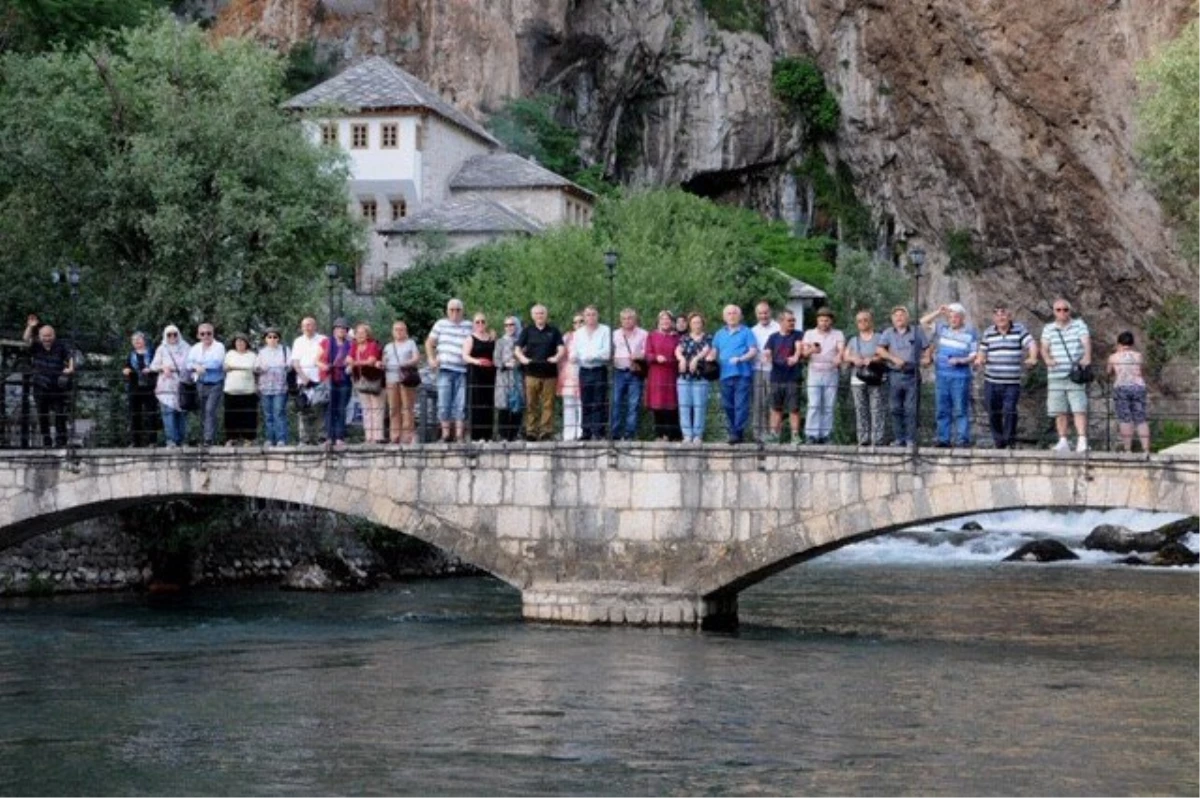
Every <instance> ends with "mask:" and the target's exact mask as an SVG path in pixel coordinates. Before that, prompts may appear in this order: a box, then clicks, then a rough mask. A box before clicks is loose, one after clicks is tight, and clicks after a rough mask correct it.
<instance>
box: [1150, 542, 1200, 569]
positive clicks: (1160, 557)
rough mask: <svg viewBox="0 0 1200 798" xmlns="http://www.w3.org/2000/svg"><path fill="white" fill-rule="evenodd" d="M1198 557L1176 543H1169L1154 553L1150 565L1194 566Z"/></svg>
mask: <svg viewBox="0 0 1200 798" xmlns="http://www.w3.org/2000/svg"><path fill="white" fill-rule="evenodd" d="M1198 562H1200V555H1198V554H1196V552H1194V551H1192V550H1191V549H1189V548H1188V547H1187V546H1185V545H1183V544H1182V543H1180V542H1178V541H1171V542H1170V543H1167V544H1166V545H1165V546H1163V547H1162V548H1161V549H1159V550H1158V551H1156V552H1155V553H1154V557H1153V558H1151V560H1150V564H1151V565H1163V566H1166V565H1196V564H1197V563H1198Z"/></svg>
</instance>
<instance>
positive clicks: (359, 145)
mask: <svg viewBox="0 0 1200 798" xmlns="http://www.w3.org/2000/svg"><path fill="white" fill-rule="evenodd" d="M366 148H367V126H366V125H365V124H353V125H351V126H350V149H353V150H365V149H366Z"/></svg>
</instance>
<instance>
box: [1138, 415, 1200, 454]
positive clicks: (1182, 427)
mask: <svg viewBox="0 0 1200 798" xmlns="http://www.w3.org/2000/svg"><path fill="white" fill-rule="evenodd" d="M1197 436H1200V424H1193V423H1191V422H1187V421H1167V420H1154V421H1151V422H1150V448H1151V449H1152V450H1153V451H1156V452H1161V451H1162V450H1163V449H1169V448H1170V447H1172V446H1174V445H1176V444H1178V443H1183V442H1184V441H1190V440H1192V439H1193V438H1195V437H1197Z"/></svg>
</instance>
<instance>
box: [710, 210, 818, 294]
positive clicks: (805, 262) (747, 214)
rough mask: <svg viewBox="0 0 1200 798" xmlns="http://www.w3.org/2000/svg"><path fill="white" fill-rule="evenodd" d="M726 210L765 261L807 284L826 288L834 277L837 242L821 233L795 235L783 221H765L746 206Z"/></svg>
mask: <svg viewBox="0 0 1200 798" xmlns="http://www.w3.org/2000/svg"><path fill="white" fill-rule="evenodd" d="M729 212H730V213H731V215H733V216H735V217H736V222H737V224H738V226H739V227H740V228H741V229H743V230H744V232H745V234H746V235H747V236H749V237H750V239H751V241H753V242H754V244H755V246H756V247H757V248H758V249H759V250H760V251H761V252H762V255H763V259H764V262H765V263H767V264H769V265H771V266H773V267H775V268H776V269H779V270H780V271H782V272H783V273H784V274H786V275H788V276H789V277H795V278H796V279H798V280H803V281H804V282H806V283H808V284H809V285H813V286H816V287H817V288H820V289H822V290H827V289H828V288H829V285H830V282H831V280H832V279H833V268H832V266H831V265H830V263H831V260H832V258H831V253H833V252H835V251H836V247H837V245H836V242H834V241H833V240H832V239H830V238H826V237H824V236H814V237H811V238H798V237H796V236H794V235H792V233H791V231H790V230H789V229H788V226H787V224H785V223H784V222H778V221H768V220H767V219H764V218H763V217H762V216H760V215H759V214H758V213H755V212H754V211H751V210H748V209H745V208H731V209H730V210H729Z"/></svg>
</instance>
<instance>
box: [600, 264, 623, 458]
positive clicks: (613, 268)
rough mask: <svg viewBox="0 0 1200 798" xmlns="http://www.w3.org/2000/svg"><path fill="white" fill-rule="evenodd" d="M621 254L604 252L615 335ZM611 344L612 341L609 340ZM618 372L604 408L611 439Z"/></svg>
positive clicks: (611, 381) (611, 328) (611, 378)
mask: <svg viewBox="0 0 1200 798" xmlns="http://www.w3.org/2000/svg"><path fill="white" fill-rule="evenodd" d="M619 257H620V255H619V254H618V253H617V251H616V250H615V249H610V250H608V251H607V252H605V253H604V268H605V269H606V270H607V271H608V323H609V335H610V336H611V335H613V334H614V333H615V332H616V331H617V305H616V294H615V293H614V291H613V284H614V283H616V281H617V259H618V258H619ZM609 343H610V344H611V343H612V341H609ZM616 376H617V375H616V374H609V380H608V383H609V384H608V407H606V408H604V410H605V412H604V428H605V429H606V430H608V436H609V439H610V440H611V439H612V427H613V425H612V408H613V402H614V401H615V400H616V391H617V379H616Z"/></svg>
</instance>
